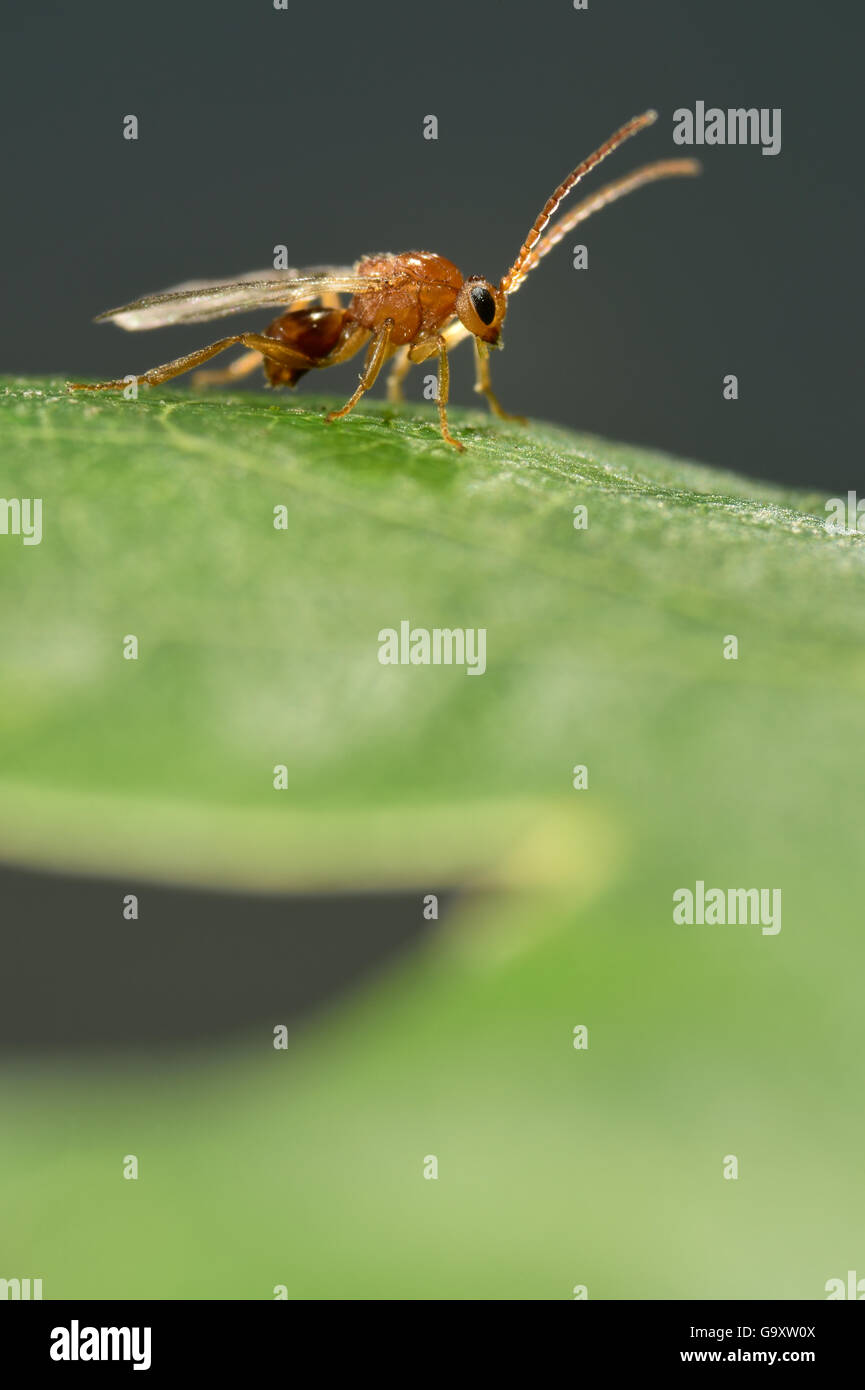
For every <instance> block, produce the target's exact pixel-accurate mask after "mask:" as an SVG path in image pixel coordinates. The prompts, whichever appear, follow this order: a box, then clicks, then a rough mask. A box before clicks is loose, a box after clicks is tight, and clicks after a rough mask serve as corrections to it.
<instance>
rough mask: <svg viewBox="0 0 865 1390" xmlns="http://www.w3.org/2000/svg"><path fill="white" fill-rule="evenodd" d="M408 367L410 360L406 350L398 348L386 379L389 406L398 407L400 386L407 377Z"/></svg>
mask: <svg viewBox="0 0 865 1390" xmlns="http://www.w3.org/2000/svg"><path fill="white" fill-rule="evenodd" d="M410 367H411V358H410V357H409V355H408V348H407V347H402V348H399V349H398V350H397V352H396V353H395V354H394V359H393V366H392V367H391V369H390V375H389V376H388V379H387V398H388V400H389V401H390V403H391V405H399V403H400V401H401V400H402V399H403V393H402V384H403V382H404V381H405V379H406V377H407V376H408V372H409V368H410Z"/></svg>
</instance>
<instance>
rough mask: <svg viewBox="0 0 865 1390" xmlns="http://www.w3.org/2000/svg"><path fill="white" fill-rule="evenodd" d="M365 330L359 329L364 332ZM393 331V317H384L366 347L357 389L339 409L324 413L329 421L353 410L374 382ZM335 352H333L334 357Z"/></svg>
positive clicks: (338, 418)
mask: <svg viewBox="0 0 865 1390" xmlns="http://www.w3.org/2000/svg"><path fill="white" fill-rule="evenodd" d="M365 331H366V330H361V332H365ZM392 332H393V319H385V321H384V323H383V324H382V325H381V328H378V329H376V332H375V336H374V337H373V339H372V342H371V343H370V345H369V348H368V349H367V354H366V363H365V365H364V369H363V371H362V373H361V376H360V381H359V382H358V384H357V390H356V391H355V392H354V394H353V395H352V396H351V397H350V398H349V399H348V400H347V401H346V403H345V405H344V406H342V407H341V409H340V410H330V411H328V413H327V415H325V417H324V418H325V420H327V421H328V423H330V421H332V420H340V419H342V417H343V415H348V413H349V411H350V410H354V408H355V406H356V405H357V403H358V401H359V400H360V398H361V396H362V395H363V393H364V391H368V390H369V388H370V387H371V386H372V385H373V384H374V382H375V379H376V377H377V376H378V374H379V372H380V371H381V368H382V364H383V362H384V361H385V358H386V357H387V353H388V348H389V346H390V335H391V333H392ZM335 356H336V354H334V358H335Z"/></svg>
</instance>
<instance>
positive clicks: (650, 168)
mask: <svg viewBox="0 0 865 1390" xmlns="http://www.w3.org/2000/svg"><path fill="white" fill-rule="evenodd" d="M655 120H657V112H655V111H645V112H644V113H643V115H642V116H635V117H634V119H633V120H630V121H628V122H627V123H626V124H625V125H623V126H622V127H621V129H619V130H617V131H616V132H615V134H614V135H611V136H610V138H609V140H606V141H605V142H604V144H603V145H601V146H600V148H599V149H597V150H595V152H594V154H590V155H589V157H588V159H584V160H583V162H582V164H578V165H577V167H576V169H574V170H573V171H572V172H571V173H570V174H568V177H567V178H566V179H565V180H564V181H563V182H562V183H560V184H559V186H558V188H557V189H556V190H555V192H554V193H552V194H551V195H550V197H549V198H548V199H547V201H546V202H545V203H544V206H543V208H542V209H541V211H540V213H539V214H538V216H537V218H536V219H535V221H534V223H533V224H532V227H531V230H530V232H529V234H528V236H527V237H526V239H525V241H524V242H523V245H522V246H521V247H520V251H519V255H518V256H517V258H516V260H515V261H514V263H513V265H512V266H511V268H510V270H509V271H508V272H507V274H506V275H504V276H503V277H502V279H501V280H500V281H499V283H498V285H494V284H493V283H492V282H491V281H489V280H485V279H484V277H483V276H482V275H470V276H469V277H468V278H464V277H463V275H462V274H461V273H460V271H459V270H458V269H457V267H456V266H455V265H454V264H453V263H452V262H451V261H448V260H445V258H444V257H443V256H437V255H435V254H434V253H433V252H431V251H406V252H403V253H402V254H401V255H393V254H391V253H382V254H379V255H376V256H364V257H363V259H362V260H359V261H358V262H357V263H356V264H355V265H354V266H347V267H336V266H317V267H310V268H309V269H307V270H303V271H301V270H286V271H282V272H281V274H280V275H279V277H278V278H274V277H273V274H272V273H271V272H263V271H259V272H253V273H251V274H248V275H245V276H243V277H242V278H241V279H239V280H234V281H206V280H192V281H188V282H187V283H186V284H184V285H179V286H177V287H176V288H175V289H174V290H169V291H167V292H166V293H164V294H154V295H148V296H147V297H146V298H145V299H138V300H136V301H135V303H134V304H127V305H125V306H124V307H123V308H121V309H109V310H108V311H107V313H104V314H100V315H99V320H102V319H113V320H114V322H115V323H116V324H118V325H119V326H120V327H121V328H126V329H130V330H132V331H138V330H140V329H146V328H162V327H164V326H165V325H167V324H172V323H204V322H205V321H206V320H208V319H217V318H224V317H227V316H228V315H229V314H236V313H240V312H241V311H243V310H247V309H259V308H262V307H263V306H265V305H279V306H280V307H282V306H290V307H284V308H283V312H282V313H280V315H279V317H278V318H276V319H274V320H273V323H271V324H270V326H269V327H268V329H267V330H266V332H264V333H233V334H232V335H231V336H230V337H227V338H220V339H218V341H217V342H215V343H210V344H209V346H208V347H203V348H199V349H198V351H197V352H190V353H187V355H186V356H185V357H176V358H175V359H174V361H173V362H166V363H165V365H164V366H162V367H151V369H150V371H147V372H143V373H142V374H141V376H140V377H138V381H142V382H145V383H146V384H147V385H148V386H158V385H159V384H160V382H163V381H168V380H170V378H171V377H174V376H180V375H181V373H183V372H188V371H190V370H192V368H194V367H198V366H200V365H201V363H202V362H206V361H207V360H208V359H209V358H211V357H215V356H216V354H217V353H218V352H224V351H225V349H226V348H231V347H235V346H238V347H244V348H247V349H248V351H247V352H245V353H244V354H243V355H242V356H241V357H240V358H238V359H237V360H236V361H235V362H234V363H232V365H231V366H230V367H228V369H227V370H225V371H219V370H215V371H214V370H210V371H206V372H200V373H197V374H196V377H195V378H194V380H196V382H201V383H202V384H214V383H220V384H225V383H230V382H233V381H236V380H237V379H238V378H239V377H243V376H246V375H247V374H248V373H249V372H251V371H253V370H254V369H255V367H257V366H258V365H259V363H261V364H262V365H263V367H264V370H265V373H266V375H267V378H268V381H269V383H270V385H271V386H294V385H296V383H297V382H298V381H299V380H300V378H301V377H302V376H303V375H304V374H305V373H306V372H308V371H310V370H311V369H312V368H313V367H333V366H335V365H336V364H337V363H338V362H345V361H347V359H348V358H349V357H353V356H354V354H355V353H356V352H358V351H359V350H360V349H361V348H362V347H364V346H365V345H366V346H367V353H366V362H365V365H364V369H363V372H362V373H361V375H360V380H359V382H358V386H357V390H356V391H355V392H354V394H353V395H352V396H351V397H350V399H349V400H347V401H346V403H345V405H344V406H343V407H342V408H341V409H340V410H331V411H330V413H329V414H328V415H327V416H326V419H327V420H329V421H330V420H338V419H340V418H341V417H342V416H343V415H348V413H349V411H350V410H353V409H354V407H355V406H356V405H357V403H358V401H359V400H360V398H361V396H362V395H363V394H364V392H365V391H368V390H369V388H370V387H371V386H372V385H373V383H374V381H375V379H376V377H377V376H378V374H379V372H380V370H381V368H382V365H383V364H384V363H385V362H386V361H388V360H389V359H391V358H392V359H393V365H392V368H391V372H390V376H389V379H388V388H387V394H388V400H390V401H399V400H401V399H402V383H403V379H404V377H405V375H406V373H407V372H408V370H409V367H410V366H411V365H412V364H416V363H420V362H425V361H427V359H428V358H430V357H434V356H436V355H437V356H438V411H439V421H440V424H441V432H442V436H443V438H444V439H445V440H446V441H447V443H448V444H452V445H453V446H454V448H456V449H462V448H463V447H464V446H463V445H462V444H461V443H460V442H459V440H457V439H454V438H453V436H452V434H451V433H450V430H449V429H448V422H447V400H448V382H449V371H448V351H449V350H450V349H451V348H453V347H455V346H456V345H457V343H460V342H462V340H463V339H464V338H467V337H472V338H473V339H474V344H475V353H476V368H477V384H476V386H475V390H476V391H479V392H480V393H481V394H482V395H484V396H485V397H486V399H487V401H488V403H489V406H490V409H491V410H492V411H493V412H494V413H495V414H496V415H498V416H500V417H501V418H502V419H505V420H520V421H521V423H525V421H523V420H522V419H521V417H520V416H517V415H508V414H507V412H506V411H504V410H503V409H502V407H501V406H500V405H499V402H498V400H497V399H496V396H495V394H494V392H493V388H492V382H491V378H490V367H489V350H490V348H494V347H501V346H502V341H501V331H502V323H503V322H504V318H505V314H506V313H507V308H508V298H509V297H510V295H512V294H514V293H515V292H516V291H517V290H518V289H519V287H520V285H521V284H522V283H523V281H524V280H525V278H526V276H527V275H528V273H529V271H531V270H534V268H535V266H536V265H538V263H539V262H540V261H541V260H542V259H543V257H544V256H546V254H547V252H548V251H551V250H552V248H553V247H554V246H556V245H557V244H558V243H559V242H560V241H561V240H562V238H563V237H565V236H567V235H568V233H569V232H570V231H572V230H573V228H574V227H576V226H577V224H578V223H580V222H583V221H585V219H586V218H587V217H590V216H591V215H592V213H593V212H597V211H598V209H599V208H602V207H606V206H607V204H608V203H613V202H615V201H616V200H617V199H618V198H623V197H624V196H625V194H626V193H631V192H633V190H634V189H636V188H641V187H642V186H643V184H646V183H652V182H654V181H655V180H656V179H665V178H673V177H676V176H682V175H685V176H688V175H693V174H698V173H699V172H700V166H699V164H698V163H697V162H696V160H693V159H662V160H659V161H658V162H657V163H654V164H646V165H644V166H643V167H642V168H641V169H636V170H635V171H634V172H633V173H631V174H626V175H625V176H624V177H623V178H620V179H617V180H616V181H615V182H613V183H610V184H607V185H606V187H604V188H602V189H600V190H599V192H597V193H593V194H592V195H591V196H590V197H588V198H585V199H584V200H583V201H582V202H581V203H578V204H577V206H576V207H574V208H572V209H571V211H570V212H569V213H568V214H567V216H565V217H563V218H561V219H560V220H559V221H558V222H556V223H555V224H554V226H552V227H550V229H549V231H546V227H547V224H548V223H549V221H550V218H551V217H552V216H553V214H554V213H555V211H556V209H557V208H558V206H559V204H560V203H561V201H562V199H563V198H564V197H565V196H566V194H567V193H569V192H570V190H571V189H572V188H573V187H574V186H575V185H576V184H577V183H579V181H580V179H582V178H583V177H584V175H586V174H587V173H589V171H590V170H591V169H593V168H594V167H595V165H596V164H600V162H601V160H602V159H606V157H607V155H608V154H610V153H611V152H612V151H613V150H614V149H616V148H617V146H619V145H621V144H622V143H623V141H625V140H628V139H630V137H631V136H632V135H636V134H637V132H638V131H640V130H643V129H645V127H646V126H649V125H651V124H652V123H653V122H654V121H655ZM346 295H350V296H351V297H350V299H349V301H348V303H347V304H345V305H344V304H343V303H342V297H343V296H346ZM99 320H97V321H99ZM127 382H128V378H127V379H126V380H122V381H101V382H98V383H95V384H94V385H87V384H85V383H80V382H75V383H70V388H69V389H70V390H73V391H110V390H121V389H123V388H124V387H125V386H126V385H127Z"/></svg>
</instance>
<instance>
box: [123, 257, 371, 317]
mask: <svg viewBox="0 0 865 1390" xmlns="http://www.w3.org/2000/svg"><path fill="white" fill-rule="evenodd" d="M385 283H386V281H385V280H384V279H383V278H382V277H381V276H379V275H358V274H357V272H356V271H355V270H353V269H352V268H351V267H350V266H310V267H309V268H308V269H306V270H284V271H282V272H281V273H279V274H277V275H274V273H273V271H272V270H270V271H250V272H249V273H248V274H246V275H244V276H241V278H240V279H237V280H187V281H186V282H185V283H184V284H182V285H175V287H174V289H171V290H165V291H163V293H162V294H150V295H146V296H145V297H144V298H143V299H136V300H135V301H134V302H133V303H132V304H124V305H123V306H122V307H121V308H119V309H107V310H106V312H105V313H104V314H99V315H98V317H97V319H96V322H97V323H100V322H101V321H102V320H104V319H111V321H112V322H113V323H116V324H117V326H118V327H119V328H125V329H128V330H129V331H130V332H139V331H140V330H142V329H146V328H165V327H166V326H167V325H168V324H174V323H204V322H205V321H206V320H207V319H221V318H226V317H228V315H229V314H239V313H241V312H242V311H243V310H244V309H259V308H263V307H265V306H266V305H268V304H275V305H281V304H290V303H291V302H292V301H293V300H295V299H312V298H313V297H314V296H315V295H317V294H326V293H328V292H330V293H333V292H339V293H341V294H357V293H358V292H359V291H361V290H371V289H374V288H375V287H376V286H377V285H382V284H385Z"/></svg>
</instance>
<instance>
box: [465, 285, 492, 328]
mask: <svg viewBox="0 0 865 1390" xmlns="http://www.w3.org/2000/svg"><path fill="white" fill-rule="evenodd" d="M469 294H470V296H471V301H472V304H473V305H474V311H475V313H476V314H477V316H478V318H479V319H480V321H481V323H485V324H490V323H492V321H493V319H494V318H495V316H496V301H495V300H494V299H493V297H492V295H491V294H490V292H489V290H488V289H487V288H486V286H485V285H475V287H474V289H473V290H469Z"/></svg>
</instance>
